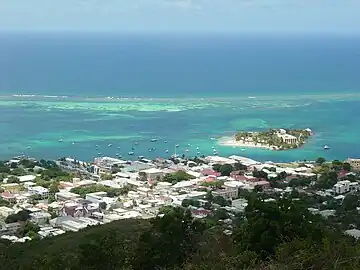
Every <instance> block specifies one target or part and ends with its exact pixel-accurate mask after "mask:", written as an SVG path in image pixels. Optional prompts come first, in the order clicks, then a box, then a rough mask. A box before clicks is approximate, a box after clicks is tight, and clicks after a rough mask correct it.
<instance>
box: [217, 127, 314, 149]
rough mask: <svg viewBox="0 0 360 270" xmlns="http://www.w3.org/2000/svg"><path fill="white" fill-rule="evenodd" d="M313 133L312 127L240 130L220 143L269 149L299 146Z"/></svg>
mask: <svg viewBox="0 0 360 270" xmlns="http://www.w3.org/2000/svg"><path fill="white" fill-rule="evenodd" d="M312 135H313V132H312V131H311V129H309V128H306V129H282V128H280V129H269V130H267V131H258V132H246V131H239V132H237V133H236V134H235V135H234V136H233V137H224V138H222V139H220V141H219V143H220V144H221V145H224V146H238V147H259V148H264V149H269V150H288V149H295V148H299V147H301V146H302V145H304V144H305V143H306V142H307V139H308V138H309V137H311V136H312Z"/></svg>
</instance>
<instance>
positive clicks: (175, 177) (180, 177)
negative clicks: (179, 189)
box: [163, 171, 195, 184]
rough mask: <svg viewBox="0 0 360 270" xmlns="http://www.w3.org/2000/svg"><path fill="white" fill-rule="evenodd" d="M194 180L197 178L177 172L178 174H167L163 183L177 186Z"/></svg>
mask: <svg viewBox="0 0 360 270" xmlns="http://www.w3.org/2000/svg"><path fill="white" fill-rule="evenodd" d="M194 178H195V177H194V176H192V175H190V174H187V173H186V172H184V171H177V172H174V173H168V174H166V175H165V176H164V178H163V181H165V182H169V183H172V184H176V183H178V182H181V181H187V180H191V179H194Z"/></svg>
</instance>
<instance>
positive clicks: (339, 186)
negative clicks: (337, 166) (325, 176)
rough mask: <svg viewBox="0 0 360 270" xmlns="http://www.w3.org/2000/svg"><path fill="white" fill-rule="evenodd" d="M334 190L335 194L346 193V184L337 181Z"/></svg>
mask: <svg viewBox="0 0 360 270" xmlns="http://www.w3.org/2000/svg"><path fill="white" fill-rule="evenodd" d="M333 190H334V192H335V194H344V193H345V186H344V185H342V184H340V183H336V184H335V185H334V186H333Z"/></svg>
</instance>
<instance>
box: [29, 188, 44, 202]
mask: <svg viewBox="0 0 360 270" xmlns="http://www.w3.org/2000/svg"><path fill="white" fill-rule="evenodd" d="M28 192H29V193H30V194H31V195H40V196H41V198H43V199H46V198H48V197H49V190H48V189H47V188H44V187H41V186H29V187H28Z"/></svg>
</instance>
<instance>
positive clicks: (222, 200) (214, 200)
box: [211, 196, 231, 207]
mask: <svg viewBox="0 0 360 270" xmlns="http://www.w3.org/2000/svg"><path fill="white" fill-rule="evenodd" d="M211 202H212V203H215V204H218V205H220V206H222V207H223V206H230V205H231V201H230V200H226V199H225V198H223V197H222V196H214V197H213V198H212V200H211Z"/></svg>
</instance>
